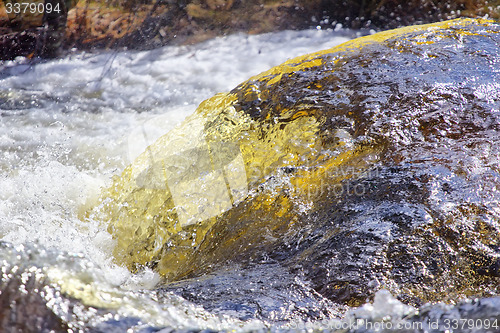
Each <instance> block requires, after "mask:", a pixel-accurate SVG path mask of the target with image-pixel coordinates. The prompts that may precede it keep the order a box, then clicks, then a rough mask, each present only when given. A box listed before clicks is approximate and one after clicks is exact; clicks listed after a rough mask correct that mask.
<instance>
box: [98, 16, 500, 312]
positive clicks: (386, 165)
mask: <svg viewBox="0 0 500 333" xmlns="http://www.w3.org/2000/svg"><path fill="white" fill-rule="evenodd" d="M499 32H500V26H499V25H498V24H497V23H495V22H493V21H485V20H456V21H449V22H443V23H437V24H432V25H426V26H416V27H409V28H403V29H398V30H393V31H388V32H383V33H379V34H375V35H373V36H369V37H364V38H360V39H357V40H354V41H351V42H348V43H346V44H343V45H340V46H338V47H335V48H333V49H330V50H325V51H322V52H318V53H315V54H311V55H306V56H303V57H299V58H296V59H292V60H290V61H288V62H286V63H285V64H283V65H281V66H278V67H275V68H273V69H271V70H269V71H267V72H264V73H262V74H260V75H258V76H256V77H253V78H251V79H250V80H248V81H247V82H245V83H242V84H241V85H239V86H238V87H236V88H235V89H234V90H232V91H231V92H229V93H226V94H220V95H217V96H215V97H213V98H212V99H210V100H207V101H205V102H204V103H202V104H201V105H200V107H199V108H198V110H197V112H196V113H195V114H194V115H193V116H191V117H190V118H188V119H187V120H186V121H185V122H184V123H183V124H182V125H181V126H180V127H178V128H176V129H175V130H174V131H172V132H170V133H169V134H167V135H165V136H164V137H162V138H161V139H160V140H159V141H158V142H156V143H155V144H153V145H152V146H150V147H149V148H148V149H147V150H146V151H145V152H144V153H143V154H142V155H141V156H140V157H139V158H138V159H137V160H136V161H135V162H134V163H133V164H132V165H131V166H130V167H128V168H127V169H126V170H125V171H124V172H123V174H122V175H121V177H119V178H117V179H116V180H115V183H114V185H113V186H112V187H111V188H110V189H108V190H107V191H105V193H104V194H103V201H102V204H101V205H100V206H99V207H98V208H96V210H94V211H93V212H91V215H92V217H93V218H100V219H102V220H103V221H104V222H105V223H108V224H109V231H110V232H111V233H112V234H113V236H114V238H115V239H116V246H115V252H114V254H115V257H116V261H117V262H119V263H123V264H125V265H127V266H128V267H129V268H130V269H132V270H140V269H141V267H144V266H149V267H151V268H153V269H155V270H157V271H158V272H160V273H161V274H163V276H164V277H165V281H166V282H172V281H178V280H183V279H185V278H195V277H200V276H202V275H204V274H208V273H212V272H217V271H219V270H221V269H225V270H227V269H229V270H231V269H236V268H239V267H243V268H244V267H245V266H246V265H250V266H252V267H253V265H255V264H256V263H258V264H276V265H279V267H280V269H282V268H284V269H286V271H287V273H286V274H284V275H286V276H291V278H290V279H289V280H290V283H291V282H292V281H293V279H294V278H300V279H303V280H304V281H307V283H308V285H309V286H310V287H311V288H312V289H313V290H314V291H315V292H317V293H319V294H320V295H322V296H323V297H326V298H328V299H330V300H331V301H334V302H336V303H342V304H347V305H351V306H352V305H359V304H361V303H364V301H365V300H366V298H367V297H370V296H372V295H373V294H374V293H375V292H376V291H377V290H379V289H381V288H385V289H388V290H390V291H391V292H393V293H394V294H395V295H398V297H399V298H400V299H401V300H403V301H404V302H406V303H408V304H421V303H424V302H429V301H436V300H444V301H452V300H456V299H458V298H461V297H468V296H489V295H496V294H498V292H499V290H498V288H499V285H500V283H499V282H500V277H499V276H500V272H499V267H500V259H499V258H500V244H499V242H500V211H499V209H498V207H499V202H500V192H499V189H500V173H499V171H500V170H499V161H500V136H499V134H500V55H499V54H500V52H499V50H500V35H499ZM236 265H237V266H236ZM269 267H273V265H270V266H269ZM276 271H277V272H279V270H278V269H277V270H276ZM281 283H282V282H281ZM186 288H187V289H189V288H188V287H186Z"/></svg>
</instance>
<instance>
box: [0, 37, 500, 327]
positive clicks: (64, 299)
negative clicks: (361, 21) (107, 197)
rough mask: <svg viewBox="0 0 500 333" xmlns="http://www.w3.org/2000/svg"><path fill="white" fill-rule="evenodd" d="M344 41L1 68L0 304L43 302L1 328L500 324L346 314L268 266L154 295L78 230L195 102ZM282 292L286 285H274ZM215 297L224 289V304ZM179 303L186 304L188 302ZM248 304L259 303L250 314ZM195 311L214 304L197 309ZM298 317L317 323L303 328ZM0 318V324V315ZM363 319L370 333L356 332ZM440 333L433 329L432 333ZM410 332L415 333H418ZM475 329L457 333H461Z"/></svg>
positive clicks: (239, 42) (103, 241)
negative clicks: (16, 293) (36, 317)
mask: <svg viewBox="0 0 500 333" xmlns="http://www.w3.org/2000/svg"><path fill="white" fill-rule="evenodd" d="M346 33H347V32H343V33H339V32H334V31H321V30H311V31H301V32H280V33H275V34H266V35H261V36H247V35H234V36H228V37H224V38H218V39H214V40H212V41H209V42H206V43H203V44H199V45H196V46H188V47H166V48H163V49H158V50H153V51H147V52H131V51H124V52H118V53H101V54H75V55H72V56H68V57H66V58H64V59H60V60H55V61H49V62H43V63H38V64H36V65H27V64H24V63H23V62H22V61H21V60H19V61H17V62H16V61H14V62H6V63H4V64H3V65H2V72H1V74H0V80H1V84H0V120H1V121H0V151H1V156H2V158H1V159H0V171H1V174H0V236H1V239H2V241H3V242H4V243H2V245H1V250H0V259H1V260H3V262H2V272H3V280H4V281H14V282H8V283H7V284H4V285H3V286H2V289H3V293H2V294H0V296H2V297H4V299H8V300H11V299H12V298H13V297H12V296H10V298H9V297H8V296H6V295H8V293H7V292H6V291H5V290H7V289H8V290H15V288H18V290H21V289H22V288H25V289H26V288H28V287H30V288H32V290H43V291H42V292H41V293H39V295H38V296H37V297H38V298H37V297H32V298H30V297H31V296H30V297H25V298H23V297H24V296H23V297H21V296H20V297H17V298H16V297H14V299H17V301H16V302H15V303H5V301H3V302H4V303H2V304H0V306H1V307H2V308H1V309H2V311H1V312H2V313H6V311H5V307H6V306H10V307H11V313H12V314H11V315H10V318H11V319H10V320H11V322H17V323H18V322H20V321H22V320H23V314H26V313H30V311H33V310H32V308H37V309H38V310H36V312H37V313H38V314H40V311H41V310H40V309H41V308H43V309H47V314H46V318H47V319H46V321H45V322H42V323H39V322H37V323H34V322H30V320H29V319H28V320H27V323H28V324H26V325H27V326H26V327H39V328H43V329H41V330H42V331H43V330H47V331H48V330H50V329H54V330H68V329H73V330H78V329H82V330H91V331H92V330H93V331H102V332H107V331H113V330H114V331H116V332H121V331H125V330H126V329H128V328H131V329H133V330H135V331H144V332H150V331H155V330H156V329H161V328H164V327H168V328H166V329H165V332H169V331H170V330H171V328H173V329H192V330H203V329H210V330H233V329H238V330H242V331H249V330H264V329H266V328H268V327H269V326H270V327H271V329H272V330H274V331H280V330H285V329H286V330H288V329H291V330H295V329H297V330H301V331H302V330H306V329H314V328H317V329H341V330H342V329H343V330H352V331H354V330H358V331H365V330H367V331H371V330H375V331H377V330H378V331H384V330H391V329H392V328H394V327H397V325H398V324H399V325H401V327H403V328H407V331H411V332H413V331H415V330H417V331H418V330H420V331H421V330H426V331H439V330H441V329H443V327H444V328H446V327H445V326H443V320H446V319H447V318H448V319H449V320H455V319H456V320H458V319H467V320H469V319H470V320H476V319H477V318H479V319H481V320H482V321H480V322H479V323H480V324H481V327H482V329H483V328H484V330H485V331H495V329H496V327H498V324H500V323H497V322H493V320H491V322H490V318H497V317H499V315H500V312H499V310H497V309H498V308H499V305H500V301H499V300H498V299H494V298H492V299H483V300H481V301H478V302H476V301H474V300H469V301H466V302H464V303H463V304H460V305H458V306H451V305H438V306H430V305H429V306H427V307H425V306H424V307H423V308H421V309H419V310H417V309H415V308H413V307H411V306H408V305H404V304H402V303H400V302H399V301H397V300H396V299H395V298H394V297H393V296H391V295H390V294H389V293H388V292H386V291H383V290H382V291H380V292H378V293H377V294H376V296H375V299H374V300H373V304H372V303H366V304H365V305H363V306H361V307H359V308H357V309H348V308H347V307H342V306H339V305H335V304H333V303H332V302H330V301H329V300H327V299H326V298H323V297H322V296H321V295H319V294H317V293H316V292H315V291H314V290H313V289H312V288H310V287H309V286H308V285H307V282H305V281H303V280H302V279H301V278H300V276H297V277H295V278H289V277H288V276H287V274H290V273H289V272H286V271H283V270H282V268H280V267H278V266H276V267H266V270H265V271H264V270H261V268H260V267H255V268H252V269H248V270H245V271H243V272H241V273H240V272H237V271H228V272H227V273H222V274H218V275H216V276H208V277H206V278H205V279H203V278H202V279H200V280H196V281H192V282H190V283H188V284H179V285H173V286H172V287H170V289H169V291H168V292H167V291H165V292H162V291H161V290H160V292H158V290H157V289H156V288H155V287H158V283H159V281H160V277H159V276H158V275H157V274H156V273H154V272H153V271H150V270H147V269H146V270H143V271H141V272H140V273H137V274H132V273H130V272H129V270H128V269H126V268H124V267H121V266H119V265H116V264H115V263H114V262H113V256H112V250H113V247H114V241H113V240H112V238H111V235H110V234H109V233H108V231H107V226H106V225H102V224H101V222H100V221H94V220H85V221H83V220H82V218H81V217H82V214H83V213H84V212H85V211H87V210H88V209H89V208H91V207H93V206H94V205H96V203H97V200H98V197H99V193H100V191H101V189H102V188H105V187H107V186H109V185H110V184H111V182H112V177H113V175H117V174H119V173H120V172H121V171H122V170H123V169H124V168H125V167H126V166H127V165H128V164H129V163H130V162H132V161H133V160H134V159H135V158H136V157H137V156H138V155H139V154H140V153H141V152H142V151H143V150H144V149H145V148H146V147H147V146H148V145H149V144H151V143H152V142H154V141H155V140H156V138H158V137H159V136H161V135H163V134H164V133H166V132H168V131H169V130H170V129H172V128H174V126H175V125H176V124H178V123H179V122H180V121H182V120H183V119H184V118H185V117H186V116H187V115H189V114H191V113H192V112H193V111H194V110H195V108H196V106H197V105H198V104H199V103H200V102H201V101H202V100H204V99H206V98H209V97H211V96H212V95H214V94H215V93H218V92H221V91H228V90H230V89H232V88H233V87H234V86H236V85H237V84H239V83H240V82H242V81H244V80H246V79H247V78H249V77H251V76H252V75H256V74H258V73H259V72H262V71H264V70H266V69H269V68H270V67H272V66H275V65H278V64H280V63H282V62H283V61H285V60H287V59H289V58H292V57H295V56H298V55H301V54H305V53H309V52H313V51H317V50H322V49H326V48H330V47H332V46H334V45H336V44H340V43H341V42H344V41H347V40H348V39H349V38H348V37H346V36H347V34H346ZM269 272H271V275H272V276H270V273H269ZM16 276H19V279H18V280H19V281H17V280H16V279H15V278H14V277H16ZM261 280H262V281H264V282H262V281H261ZM290 280H294V284H293V285H291V286H290V285H285V282H284V281H290ZM16 281H17V282H16ZM207 281H209V282H207ZM228 281H229V282H228ZM263 283H270V285H269V286H267V285H262V284H263ZM280 284H283V285H282V286H280ZM221 286H222V287H221ZM223 288H232V289H234V290H232V291H231V292H230V293H227V294H226V293H224V291H223V290H222V289H223ZM280 290H283V294H280V293H279V291H280ZM277 291H278V292H277ZM21 294H22V293H21ZM25 294H26V295H31V294H30V292H28V291H27V292H26V293H25ZM180 295H183V296H184V295H192V296H193V297H191V301H187V300H186V299H185V298H183V297H182V296H180ZM227 295H231V299H228V297H227ZM239 295H241V299H239V298H238V296H239ZM245 295H246V297H245ZM248 295H253V296H254V297H255V300H256V301H255V302H254V303H252V302H248ZM196 298H198V299H200V300H202V299H203V298H212V299H213V300H214V301H213V303H212V304H204V308H202V307H201V306H200V305H199V304H198V303H197V302H196ZM0 300H1V297H0ZM75 300H76V301H75ZM37 302H39V303H41V304H38V303H37ZM481 302H482V303H481ZM201 303H203V302H201ZM37 304H38V305H37ZM68 309H71V310H68ZM346 310H348V312H347V314H346ZM478 313H479V314H478ZM302 315H304V316H302ZM40 316H42V315H40ZM341 317H343V321H342V320H341V319H340V318H341ZM12 318H14V319H12ZM259 318H266V320H261V319H259ZM309 318H313V319H314V320H312V322H306V321H304V319H309ZM484 318H488V319H487V320H488V321H486V319H484ZM0 319H1V322H2V323H5V322H8V320H7V319H5V318H3V317H2V316H1V315H0ZM365 319H368V320H371V321H375V322H377V323H378V326H376V327H373V326H369V325H366V322H365V321H363V320H365ZM438 321H439V322H440V323H441V327H440V328H439V329H434V327H433V325H434V324H435V323H437V322H438ZM382 323H385V324H386V325H385V326H384V325H383V324H382ZM387 323H390V325H391V327H388V325H387ZM413 323H417V324H422V323H423V326H422V329H419V326H418V325H416V326H412V324H413ZM495 323H496V324H495ZM444 324H445V325H446V323H444ZM453 324H454V322H453V321H452V322H448V326H452V325H453ZM30 325H31V326H30ZM478 325H479V324H477V323H476V322H473V324H470V322H467V323H466V325H465V328H466V329H465V330H467V328H469V331H470V329H471V328H477V327H478ZM495 325H496V326H495ZM486 326H488V327H486ZM2 327H4V328H5V326H2ZM415 327H417V328H416V329H415ZM462 328H463V325H462Z"/></svg>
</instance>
